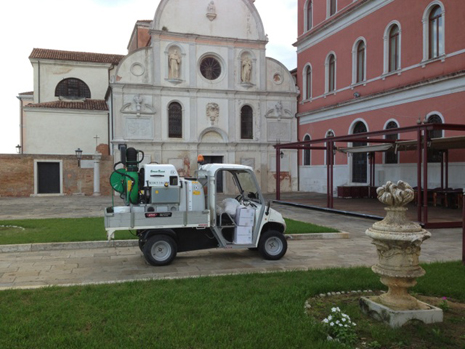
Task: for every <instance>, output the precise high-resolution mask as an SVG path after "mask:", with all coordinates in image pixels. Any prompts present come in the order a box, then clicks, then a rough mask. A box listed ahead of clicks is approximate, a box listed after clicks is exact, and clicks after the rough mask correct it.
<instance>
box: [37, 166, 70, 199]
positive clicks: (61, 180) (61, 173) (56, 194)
mask: <svg viewBox="0 0 465 349" xmlns="http://www.w3.org/2000/svg"><path fill="white" fill-rule="evenodd" d="M39 162H54V163H58V164H59V166H60V192H59V193H52V194H41V193H39V166H38V163H39ZM62 195H63V160H57V159H40V160H37V159H34V196H62Z"/></svg>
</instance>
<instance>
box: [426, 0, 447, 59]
mask: <svg viewBox="0 0 465 349" xmlns="http://www.w3.org/2000/svg"><path fill="white" fill-rule="evenodd" d="M436 5H438V6H440V7H441V10H442V33H440V35H441V40H442V42H443V43H444V45H443V46H442V51H441V52H439V55H438V56H437V57H434V58H430V57H429V43H430V40H429V15H430V13H431V10H432V8H433V7H434V6H436ZM422 22H423V62H425V61H429V60H435V59H439V58H441V57H442V56H444V55H445V54H446V9H445V7H444V4H443V3H442V2H441V1H439V0H434V1H432V2H431V3H430V4H429V5H428V6H427V7H426V9H425V12H424V13H423V19H422Z"/></svg>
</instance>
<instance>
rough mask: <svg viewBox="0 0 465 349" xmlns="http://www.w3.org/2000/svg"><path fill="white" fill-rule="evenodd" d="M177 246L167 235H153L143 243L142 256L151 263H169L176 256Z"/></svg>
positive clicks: (158, 264)
mask: <svg viewBox="0 0 465 349" xmlns="http://www.w3.org/2000/svg"><path fill="white" fill-rule="evenodd" d="M177 252H178V247H177V245H176V242H175V241H174V240H173V238H172V237H170V236H168V235H154V236H152V237H151V238H150V239H148V241H147V242H146V243H145V245H144V256H145V259H146V260H147V262H149V264H151V265H155V266H161V265H168V264H170V263H171V262H172V261H173V259H174V258H175V257H176V253H177Z"/></svg>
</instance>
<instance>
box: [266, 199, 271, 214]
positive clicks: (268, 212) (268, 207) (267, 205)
mask: <svg viewBox="0 0 465 349" xmlns="http://www.w3.org/2000/svg"><path fill="white" fill-rule="evenodd" d="M270 208H271V200H270V201H268V203H267V204H266V211H265V214H266V215H267V216H268V215H269V214H270Z"/></svg>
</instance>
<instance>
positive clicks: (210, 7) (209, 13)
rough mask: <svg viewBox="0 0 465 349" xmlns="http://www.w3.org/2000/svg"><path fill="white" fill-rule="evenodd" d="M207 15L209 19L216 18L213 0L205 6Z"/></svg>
mask: <svg viewBox="0 0 465 349" xmlns="http://www.w3.org/2000/svg"><path fill="white" fill-rule="evenodd" d="M207 17H208V19H209V20H210V21H213V20H214V19H215V18H216V6H215V3H214V2H213V1H210V3H209V4H208V6H207Z"/></svg>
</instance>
